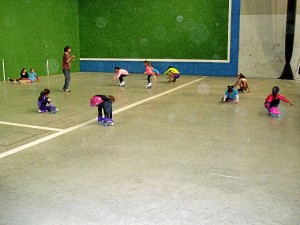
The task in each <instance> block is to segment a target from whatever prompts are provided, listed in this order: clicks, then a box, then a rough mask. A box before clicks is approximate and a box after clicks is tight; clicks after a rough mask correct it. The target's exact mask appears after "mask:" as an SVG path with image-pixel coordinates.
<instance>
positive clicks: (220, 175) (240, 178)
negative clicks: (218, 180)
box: [210, 173, 244, 180]
mask: <svg viewBox="0 0 300 225" xmlns="http://www.w3.org/2000/svg"><path fill="white" fill-rule="evenodd" d="M210 175H212V176H217V177H227V178H232V179H239V180H244V178H242V177H234V176H227V175H222V174H215V173H211V174H210Z"/></svg>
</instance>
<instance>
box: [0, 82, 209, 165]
mask: <svg viewBox="0 0 300 225" xmlns="http://www.w3.org/2000/svg"><path fill="white" fill-rule="evenodd" d="M204 78H206V77H201V78H199V79H197V80H194V81H191V82H189V83H186V84H183V85H180V86H178V87H176V88H172V89H170V90H168V91H165V92H163V93H161V94H157V95H154V96H152V97H149V98H146V99H144V100H141V101H139V102H136V103H133V104H130V105H128V106H125V107H123V108H120V109H117V110H115V111H114V112H113V113H114V114H117V113H120V112H123V111H125V110H127V109H130V108H133V107H135V106H137V105H140V104H143V103H145V102H148V101H151V100H153V99H155V98H158V97H160V96H163V95H166V94H169V93H171V92H173V91H176V90H178V89H180V88H183V87H186V86H188V85H190V84H193V83H196V82H198V81H200V80H203V79H204ZM91 123H95V118H94V119H90V120H88V121H86V122H83V123H81V124H78V125H75V126H73V127H69V128H67V129H64V130H60V131H58V132H57V133H54V134H51V135H49V136H46V137H43V138H40V139H38V140H35V141H32V142H30V143H27V144H25V145H22V146H19V147H16V148H14V149H11V150H9V151H6V152H3V153H1V154H0V159H2V158H4V157H7V156H9V155H13V154H16V153H18V152H21V151H23V150H25V149H27V148H30V147H33V146H35V145H38V144H41V143H43V142H46V141H49V140H51V139H53V138H56V137H59V136H61V135H63V134H66V133H69V132H71V131H73V130H76V129H78V128H81V127H84V126H86V125H88V124H91Z"/></svg>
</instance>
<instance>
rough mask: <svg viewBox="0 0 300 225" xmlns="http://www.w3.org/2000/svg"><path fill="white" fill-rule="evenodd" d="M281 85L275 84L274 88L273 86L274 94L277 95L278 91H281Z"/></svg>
mask: <svg viewBox="0 0 300 225" xmlns="http://www.w3.org/2000/svg"><path fill="white" fill-rule="evenodd" d="M279 90H280V89H279V87H278V86H274V87H273V88H272V95H277V94H278V92H279Z"/></svg>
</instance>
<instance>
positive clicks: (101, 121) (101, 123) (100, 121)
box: [97, 116, 104, 125]
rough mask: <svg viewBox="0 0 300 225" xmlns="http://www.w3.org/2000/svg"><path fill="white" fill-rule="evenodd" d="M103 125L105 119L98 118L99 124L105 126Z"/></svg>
mask: <svg viewBox="0 0 300 225" xmlns="http://www.w3.org/2000/svg"><path fill="white" fill-rule="evenodd" d="M103 123H104V118H103V117H102V116H98V121H97V124H99V125H103Z"/></svg>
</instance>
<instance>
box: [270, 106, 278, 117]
mask: <svg viewBox="0 0 300 225" xmlns="http://www.w3.org/2000/svg"><path fill="white" fill-rule="evenodd" d="M269 115H270V116H272V117H280V112H279V110H278V108H277V107H272V108H270V109H269Z"/></svg>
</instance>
